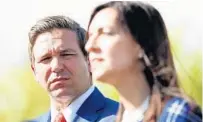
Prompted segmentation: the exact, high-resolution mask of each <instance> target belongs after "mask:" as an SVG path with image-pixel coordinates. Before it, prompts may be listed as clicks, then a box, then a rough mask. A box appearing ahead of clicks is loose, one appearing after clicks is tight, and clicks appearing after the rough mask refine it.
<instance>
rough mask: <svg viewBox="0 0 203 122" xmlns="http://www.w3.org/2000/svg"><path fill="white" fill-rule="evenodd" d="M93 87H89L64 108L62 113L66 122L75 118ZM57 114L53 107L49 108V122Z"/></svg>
mask: <svg viewBox="0 0 203 122" xmlns="http://www.w3.org/2000/svg"><path fill="white" fill-rule="evenodd" d="M94 89H95V87H94V86H91V87H90V88H89V89H88V90H87V91H86V92H85V93H83V94H82V95H80V96H79V97H78V98H77V99H75V100H74V101H73V102H72V103H71V104H70V105H69V106H68V107H67V108H65V109H64V110H63V111H62V113H63V115H64V117H65V119H66V121H71V120H73V119H74V118H75V116H76V113H77V111H78V110H79V108H80V107H81V105H82V104H83V103H84V101H85V100H86V99H87V98H88V97H89V96H90V94H91V93H92V92H93V91H94ZM57 114H58V111H57V110H56V109H54V107H53V105H52V106H51V122H53V121H54V118H55V117H56V115H57Z"/></svg>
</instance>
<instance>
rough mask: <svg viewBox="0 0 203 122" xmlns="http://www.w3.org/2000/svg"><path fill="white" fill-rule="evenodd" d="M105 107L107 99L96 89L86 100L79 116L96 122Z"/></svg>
mask: <svg viewBox="0 0 203 122" xmlns="http://www.w3.org/2000/svg"><path fill="white" fill-rule="evenodd" d="M104 106H105V97H104V96H103V95H102V94H101V92H100V91H99V90H98V89H97V88H96V87H95V89H94V91H93V92H92V94H91V95H90V96H89V97H88V98H87V99H86V100H85V102H84V103H83V104H82V106H81V107H80V109H79V110H78V112H77V115H78V116H80V117H82V118H84V119H86V120H88V121H91V122H93V121H95V120H96V119H97V118H98V117H99V115H100V114H99V113H100V112H101V110H102V109H103V108H104Z"/></svg>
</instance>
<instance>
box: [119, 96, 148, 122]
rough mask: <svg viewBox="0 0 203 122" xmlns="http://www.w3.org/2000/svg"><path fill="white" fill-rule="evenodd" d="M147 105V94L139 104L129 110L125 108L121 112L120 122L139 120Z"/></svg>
mask: <svg viewBox="0 0 203 122" xmlns="http://www.w3.org/2000/svg"><path fill="white" fill-rule="evenodd" d="M148 106H149V96H148V97H147V98H146V99H145V101H144V102H143V103H142V105H141V106H139V107H138V108H135V109H133V110H131V111H127V110H125V111H124V113H123V120H122V122H141V121H142V120H143V118H144V113H145V112H146V110H147V108H148Z"/></svg>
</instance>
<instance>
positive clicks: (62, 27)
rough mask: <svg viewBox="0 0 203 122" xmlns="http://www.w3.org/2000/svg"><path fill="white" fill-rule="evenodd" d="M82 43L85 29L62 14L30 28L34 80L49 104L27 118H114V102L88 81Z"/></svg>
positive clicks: (41, 121)
mask: <svg viewBox="0 0 203 122" xmlns="http://www.w3.org/2000/svg"><path fill="white" fill-rule="evenodd" d="M84 44H85V30H84V29H83V28H81V27H80V25H79V24H77V23H76V22H75V21H74V20H72V19H70V18H68V17H65V16H49V17H46V18H43V19H41V20H39V21H38V22H37V23H36V24H35V25H34V26H33V27H32V28H31V30H30V32H29V57H30V61H31V67H32V70H33V73H34V76H35V79H36V81H38V82H39V84H40V85H41V86H42V87H43V88H45V89H46V90H47V91H48V93H49V96H50V101H51V107H50V110H49V112H47V113H46V114H44V115H42V116H40V117H38V118H36V119H34V120H30V121H29V122H111V121H114V120H115V114H116V112H117V109H118V103H117V102H115V101H113V100H110V99H108V98H105V97H104V96H103V95H102V94H101V92H100V91H99V90H98V89H97V88H96V87H95V86H93V85H92V81H91V73H90V66H89V63H88V58H87V53H86V52H85V50H84ZM95 63H96V62H95Z"/></svg>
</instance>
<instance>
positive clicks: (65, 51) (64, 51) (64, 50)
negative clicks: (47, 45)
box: [60, 48, 76, 53]
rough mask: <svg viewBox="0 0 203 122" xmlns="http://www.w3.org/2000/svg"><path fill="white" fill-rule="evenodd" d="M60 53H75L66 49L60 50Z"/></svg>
mask: <svg viewBox="0 0 203 122" xmlns="http://www.w3.org/2000/svg"><path fill="white" fill-rule="evenodd" d="M60 52H61V53H67V52H73V53H76V51H75V50H74V49H71V48H68V49H62V50H60Z"/></svg>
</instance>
